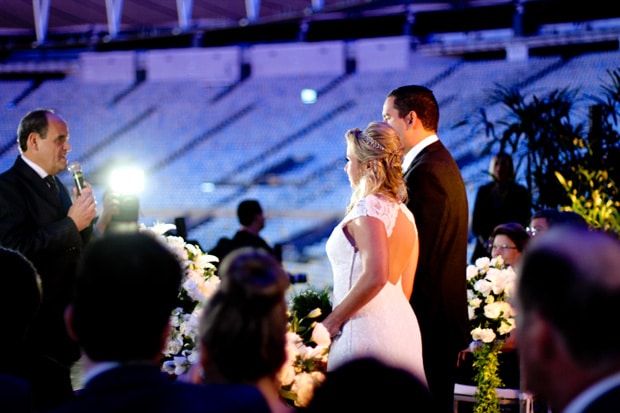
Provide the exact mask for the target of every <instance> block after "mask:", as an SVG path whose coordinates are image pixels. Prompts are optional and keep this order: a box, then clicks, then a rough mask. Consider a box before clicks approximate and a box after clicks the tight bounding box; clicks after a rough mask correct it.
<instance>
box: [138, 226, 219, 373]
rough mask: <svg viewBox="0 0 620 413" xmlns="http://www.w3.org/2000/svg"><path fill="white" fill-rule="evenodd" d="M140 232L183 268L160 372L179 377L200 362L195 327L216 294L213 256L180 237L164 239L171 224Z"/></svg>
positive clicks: (216, 279) (216, 260)
mask: <svg viewBox="0 0 620 413" xmlns="http://www.w3.org/2000/svg"><path fill="white" fill-rule="evenodd" d="M140 229H141V230H142V231H149V232H151V233H153V234H155V235H156V236H157V237H158V238H159V239H160V240H161V241H162V242H163V243H164V244H165V245H166V246H168V248H170V250H171V251H172V252H173V253H174V254H175V255H176V256H177V257H178V258H179V260H180V261H181V262H182V264H183V270H184V274H183V281H182V288H181V290H180V293H179V305H178V307H176V308H175V309H174V310H173V312H172V315H171V318H170V320H171V327H172V328H171V332H170V337H169V338H168V343H167V345H166V347H165V349H164V351H163V363H162V370H163V371H165V372H166V373H169V374H174V375H176V376H180V375H181V374H183V373H186V372H187V371H188V370H189V368H190V367H191V366H192V365H193V364H195V363H197V362H198V361H199V360H200V356H199V353H198V343H199V342H200V338H199V333H198V325H199V323H200V316H201V313H202V308H203V306H204V304H205V303H206V302H207V300H208V299H209V298H211V296H212V295H213V294H214V293H215V291H216V290H217V288H218V286H219V284H220V278H219V277H218V276H217V275H215V272H216V267H215V265H213V263H214V262H218V261H219V259H218V258H217V257H216V256H213V255H209V254H205V253H203V252H202V250H201V249H200V247H198V246H197V245H194V244H190V243H187V242H185V240H184V239H183V238H182V237H178V236H174V235H165V234H167V233H168V232H169V231H171V230H174V229H176V226H175V225H172V224H155V225H154V226H152V227H145V226H141V228H140Z"/></svg>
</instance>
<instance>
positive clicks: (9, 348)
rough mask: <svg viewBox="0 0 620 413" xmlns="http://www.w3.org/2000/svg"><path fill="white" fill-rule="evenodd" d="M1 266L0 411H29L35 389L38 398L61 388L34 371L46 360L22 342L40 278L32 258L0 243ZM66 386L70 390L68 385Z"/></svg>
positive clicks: (37, 296) (34, 310)
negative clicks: (2, 356)
mask: <svg viewBox="0 0 620 413" xmlns="http://www.w3.org/2000/svg"><path fill="white" fill-rule="evenodd" d="M0 268H2V275H3V277H2V289H0V317H1V319H0V320H1V322H2V328H3V330H4V331H5V332H9V333H8V334H6V335H5V336H4V337H3V338H2V340H0V354H3V355H4V359H3V361H2V363H0V411H1V412H30V411H33V408H34V407H35V404H34V403H35V400H34V396H35V395H34V394H33V393H34V391H35V390H37V393H36V396H39V398H40V399H44V398H45V396H46V394H48V393H49V392H50V391H51V390H50V389H53V391H56V392H59V393H61V394H62V391H63V388H62V387H61V388H58V387H57V386H56V385H57V384H58V382H57V381H53V380H45V379H44V377H41V376H39V375H38V374H36V373H37V368H38V367H40V365H41V364H42V363H45V362H46V360H45V359H44V358H42V357H38V356H37V355H36V352H32V351H31V349H29V348H28V346H27V345H26V344H25V338H26V334H27V330H28V328H29V327H30V325H31V323H32V320H33V319H34V317H35V315H36V313H37V311H38V309H39V307H40V304H41V280H40V277H39V274H38V273H37V271H36V269H35V268H34V266H33V265H32V264H31V262H30V261H29V260H28V259H27V258H26V257H24V256H23V255H22V254H21V253H20V252H18V251H15V250H12V249H9V248H4V247H0ZM18 354H21V356H20V357H17V356H16V355H18ZM48 390H50V391H48ZM65 390H66V391H69V392H71V389H70V388H67V389H65Z"/></svg>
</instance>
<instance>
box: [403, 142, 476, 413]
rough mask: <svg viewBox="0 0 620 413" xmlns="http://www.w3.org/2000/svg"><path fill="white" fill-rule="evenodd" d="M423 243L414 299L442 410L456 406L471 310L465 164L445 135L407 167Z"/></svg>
mask: <svg viewBox="0 0 620 413" xmlns="http://www.w3.org/2000/svg"><path fill="white" fill-rule="evenodd" d="M404 176H405V179H406V181H407V191H408V194H409V200H408V201H407V207H408V208H409V209H410V210H411V212H412V213H413V215H414V217H415V221H416V225H417V227H418V237H419V243H420V257H419V260H418V268H417V270H416V275H415V281H414V285H413V293H412V295H411V300H410V301H411V305H412V306H413V309H414V311H415V313H416V316H417V318H418V322H419V324H420V330H421V334H422V346H423V359H424V369H425V372H426V378H427V380H428V383H429V387H430V390H431V393H432V395H433V397H434V398H436V399H437V400H438V401H440V402H441V410H438V411H441V412H449V411H452V395H453V392H454V376H455V374H456V371H455V369H456V361H457V355H458V352H459V351H460V350H462V349H464V348H465V347H467V345H468V343H469V319H468V316H467V284H466V279H465V269H466V265H467V235H468V225H469V224H468V216H469V211H468V206H467V193H466V191H465V185H464V183H463V178H462V176H461V173H460V171H459V168H458V166H457V164H456V162H455V161H454V159H453V158H452V155H451V154H450V153H449V152H448V150H447V149H446V148H445V146H444V145H443V144H442V143H441V141H437V142H434V143H432V144H431V145H429V146H427V147H426V148H425V149H423V150H422V152H421V153H419V154H418V155H417V156H416V158H415V159H414V160H413V162H412V163H411V165H410V166H409V168H408V169H407V171H405V174H404Z"/></svg>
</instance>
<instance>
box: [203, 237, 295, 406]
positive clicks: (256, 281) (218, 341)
mask: <svg viewBox="0 0 620 413" xmlns="http://www.w3.org/2000/svg"><path fill="white" fill-rule="evenodd" d="M219 272H220V274H221V275H222V276H221V280H222V281H221V284H220V286H219V289H218V291H217V292H216V293H215V294H214V295H213V297H211V299H210V300H209V302H208V303H207V305H206V306H205V308H204V311H203V315H202V319H201V325H200V345H201V347H200V348H201V366H202V370H203V373H202V375H203V378H204V381H205V382H207V383H245V384H253V385H256V386H258V388H259V389H260V390H261V391H262V392H263V394H264V396H265V398H266V399H267V401H268V402H269V404H270V405H271V406H272V409H274V410H276V409H278V410H279V409H280V408H282V407H283V406H282V405H283V402H282V401H281V399H280V397H279V389H280V386H279V383H278V382H277V379H276V375H277V373H278V372H279V371H280V369H281V367H282V365H283V364H284V361H285V359H286V352H285V345H286V332H287V323H288V317H287V305H286V299H285V294H286V290H287V288H288V286H289V277H288V274H287V273H286V272H285V271H284V269H283V267H282V265H281V264H280V263H279V262H278V261H277V260H276V259H275V258H274V257H273V256H272V255H270V254H269V253H267V252H266V251H264V250H262V249H256V248H250V247H246V248H240V249H238V250H235V251H233V252H231V253H230V254H229V255H227V256H226V258H224V260H223V261H222V263H221V265H220V269H219Z"/></svg>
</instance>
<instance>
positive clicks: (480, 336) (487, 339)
mask: <svg viewBox="0 0 620 413" xmlns="http://www.w3.org/2000/svg"><path fill="white" fill-rule="evenodd" d="M471 337H472V338H473V339H474V340H480V341H482V342H484V343H492V342H493V340H495V337H496V336H495V332H493V330H491V329H490V328H480V327H477V328H474V329H473V330H472V331H471Z"/></svg>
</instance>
